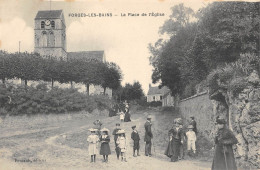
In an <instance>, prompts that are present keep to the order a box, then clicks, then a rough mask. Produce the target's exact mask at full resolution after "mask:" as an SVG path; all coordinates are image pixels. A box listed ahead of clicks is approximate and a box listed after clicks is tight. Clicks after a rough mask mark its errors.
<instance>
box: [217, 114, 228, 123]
mask: <svg viewBox="0 0 260 170" xmlns="http://www.w3.org/2000/svg"><path fill="white" fill-rule="evenodd" d="M216 123H217V124H226V120H225V119H224V118H223V117H220V116H217V119H216Z"/></svg>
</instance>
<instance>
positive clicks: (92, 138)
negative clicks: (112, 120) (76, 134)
mask: <svg viewBox="0 0 260 170" xmlns="http://www.w3.org/2000/svg"><path fill="white" fill-rule="evenodd" d="M89 131H90V132H91V134H90V135H89V136H88V138H87V141H88V143H89V145H88V153H89V155H91V163H92V162H96V154H97V152H98V151H97V144H98V141H99V137H98V136H97V135H96V131H97V129H93V128H91V129H89Z"/></svg>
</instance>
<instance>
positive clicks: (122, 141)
mask: <svg viewBox="0 0 260 170" xmlns="http://www.w3.org/2000/svg"><path fill="white" fill-rule="evenodd" d="M117 134H118V138H117V141H116V143H117V144H118V147H119V148H120V153H121V161H125V162H127V161H126V147H127V145H126V137H125V131H124V130H123V129H122V130H119V131H118V132H117Z"/></svg>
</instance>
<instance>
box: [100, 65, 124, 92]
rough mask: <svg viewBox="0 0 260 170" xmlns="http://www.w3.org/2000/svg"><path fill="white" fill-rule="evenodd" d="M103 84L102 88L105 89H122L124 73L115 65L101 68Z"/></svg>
mask: <svg viewBox="0 0 260 170" xmlns="http://www.w3.org/2000/svg"><path fill="white" fill-rule="evenodd" d="M100 70H101V72H100V73H101V75H102V82H101V86H102V87H103V88H104V94H105V93H106V88H111V89H117V88H119V87H120V84H121V80H122V73H121V70H120V68H119V67H118V66H117V65H116V64H115V63H106V64H104V65H102V67H101V69H100Z"/></svg>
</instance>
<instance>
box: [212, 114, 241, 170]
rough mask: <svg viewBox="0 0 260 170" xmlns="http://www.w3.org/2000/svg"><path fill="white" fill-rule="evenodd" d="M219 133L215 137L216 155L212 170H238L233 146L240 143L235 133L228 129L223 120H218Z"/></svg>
mask: <svg viewBox="0 0 260 170" xmlns="http://www.w3.org/2000/svg"><path fill="white" fill-rule="evenodd" d="M216 123H217V127H218V131H217V134H216V137H215V154H214V158H213V163H212V168H211V169H212V170H236V169H237V167H236V162H235V157H234V153H233V149H232V145H234V144H237V143H238V141H237V139H236V137H235V136H234V134H233V132H232V131H231V130H229V129H228V128H227V127H226V121H225V119H223V118H219V117H218V118H217V121H216Z"/></svg>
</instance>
